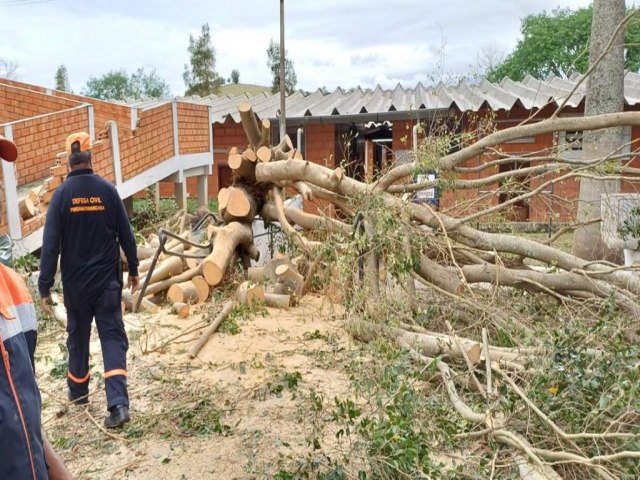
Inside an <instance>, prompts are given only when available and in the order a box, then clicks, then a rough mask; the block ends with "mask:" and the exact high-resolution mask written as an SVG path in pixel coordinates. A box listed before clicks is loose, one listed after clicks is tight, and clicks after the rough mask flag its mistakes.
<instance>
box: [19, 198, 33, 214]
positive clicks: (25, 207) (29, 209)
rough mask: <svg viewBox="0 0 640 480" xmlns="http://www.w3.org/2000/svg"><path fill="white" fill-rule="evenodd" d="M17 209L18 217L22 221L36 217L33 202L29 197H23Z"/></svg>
mask: <svg viewBox="0 0 640 480" xmlns="http://www.w3.org/2000/svg"><path fill="white" fill-rule="evenodd" d="M18 208H19V209H20V216H21V217H22V219H23V220H29V219H30V218H33V217H35V216H36V211H37V210H36V207H35V205H34V204H33V201H32V200H31V198H29V197H24V198H23V199H21V200H20V201H19V202H18Z"/></svg>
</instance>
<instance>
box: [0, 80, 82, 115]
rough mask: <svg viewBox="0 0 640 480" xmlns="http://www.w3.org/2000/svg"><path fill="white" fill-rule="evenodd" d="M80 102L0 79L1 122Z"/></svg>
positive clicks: (73, 105) (67, 106)
mask: <svg viewBox="0 0 640 480" xmlns="http://www.w3.org/2000/svg"><path fill="white" fill-rule="evenodd" d="M78 105H79V102H76V101H72V100H67V99H64V98H56V97H52V96H51V95H45V94H42V93H38V92H34V91H30V90H25V89H23V88H18V87H14V86H11V85H5V84H3V83H2V80H0V123H8V122H14V121H16V120H21V119H23V118H28V117H35V116H37V115H42V114H45V113H51V112H57V111H60V110H66V109H69V108H73V107H77V106H78Z"/></svg>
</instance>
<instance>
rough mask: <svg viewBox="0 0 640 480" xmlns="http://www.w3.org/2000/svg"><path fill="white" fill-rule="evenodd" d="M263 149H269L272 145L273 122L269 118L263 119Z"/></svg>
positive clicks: (261, 142)
mask: <svg viewBox="0 0 640 480" xmlns="http://www.w3.org/2000/svg"><path fill="white" fill-rule="evenodd" d="M261 124H262V135H261V140H260V146H261V147H268V146H269V145H270V144H271V121H269V119H268V118H263V119H262V122H261Z"/></svg>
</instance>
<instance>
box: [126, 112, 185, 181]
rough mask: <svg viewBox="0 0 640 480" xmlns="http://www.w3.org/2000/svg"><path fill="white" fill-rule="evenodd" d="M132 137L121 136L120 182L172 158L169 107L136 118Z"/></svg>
mask: <svg viewBox="0 0 640 480" xmlns="http://www.w3.org/2000/svg"><path fill="white" fill-rule="evenodd" d="M138 118H139V122H138V129H137V130H136V132H135V135H134V136H133V137H130V138H127V139H123V138H122V136H120V163H121V165H122V180H123V181H126V180H129V179H131V178H132V177H134V176H136V175H138V174H139V173H141V172H143V171H144V170H147V169H149V168H151V167H153V166H154V165H158V164H159V163H161V162H162V161H164V160H167V159H169V158H171V157H172V156H173V155H174V145H173V120H172V114H171V104H166V105H162V106H160V107H157V108H154V109H151V110H145V111H143V112H141V114H140V115H139V117H138Z"/></svg>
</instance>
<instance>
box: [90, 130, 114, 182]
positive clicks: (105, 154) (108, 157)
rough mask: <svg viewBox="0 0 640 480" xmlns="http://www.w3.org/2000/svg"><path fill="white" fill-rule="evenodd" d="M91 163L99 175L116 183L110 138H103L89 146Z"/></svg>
mask: <svg viewBox="0 0 640 480" xmlns="http://www.w3.org/2000/svg"><path fill="white" fill-rule="evenodd" d="M91 157H92V161H91V164H92V165H93V171H94V172H95V173H97V174H98V175H100V176H101V177H103V178H105V179H107V180H109V181H110V182H111V183H113V184H115V183H116V175H115V172H114V168H113V155H112V150H111V139H110V138H104V139H102V140H100V141H99V142H97V143H94V144H93V146H92V147H91Z"/></svg>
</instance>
